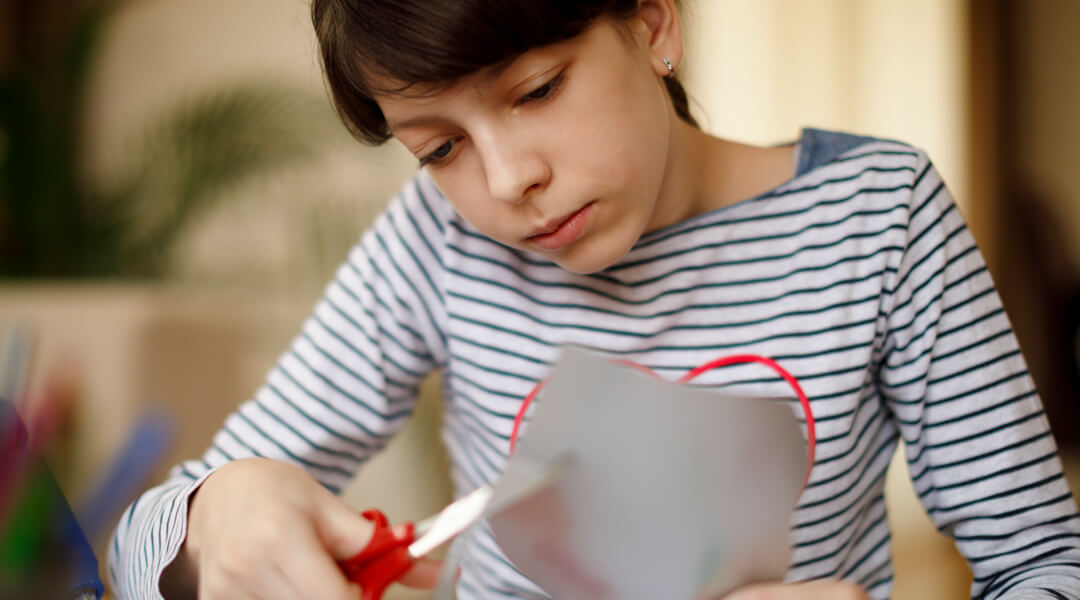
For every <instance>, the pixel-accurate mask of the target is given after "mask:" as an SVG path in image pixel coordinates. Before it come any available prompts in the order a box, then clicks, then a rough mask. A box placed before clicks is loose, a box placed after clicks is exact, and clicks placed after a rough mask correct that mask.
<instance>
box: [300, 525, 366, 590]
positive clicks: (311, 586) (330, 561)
mask: <svg viewBox="0 0 1080 600" xmlns="http://www.w3.org/2000/svg"><path fill="white" fill-rule="evenodd" d="M318 542H319V540H318V539H317V538H315V537H312V539H311V540H310V541H309V543H310V544H311V546H312V547H313V549H312V551H309V552H297V554H296V558H295V560H294V561H293V563H292V564H290V565H289V572H288V575H287V577H288V578H289V588H291V589H292V590H295V594H296V595H294V596H290V597H293V598H325V599H326V600H357V598H360V586H358V585H357V584H355V583H352V582H350V581H349V580H347V579H346V578H345V574H344V573H342V571H341V567H339V566H338V563H337V561H336V560H335V559H334V558H333V557H332V556H331V555H330V554H327V553H326V551H325V550H322V548H320V547H319V543H318Z"/></svg>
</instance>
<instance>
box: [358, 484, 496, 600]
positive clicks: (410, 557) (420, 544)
mask: <svg viewBox="0 0 1080 600" xmlns="http://www.w3.org/2000/svg"><path fill="white" fill-rule="evenodd" d="M491 494H492V488H491V487H490V486H483V487H480V488H477V489H476V490H474V491H473V492H470V493H469V494H467V495H465V496H462V497H461V498H459V499H457V500H455V501H454V502H452V503H450V504H449V505H447V506H446V508H444V509H442V510H441V511H439V512H438V513H436V514H435V515H434V516H431V517H429V518H427V519H424V520H423V521H421V522H420V523H418V524H416V525H414V524H413V523H411V522H407V523H403V524H402V525H400V526H398V527H397V528H394V527H391V526H390V523H389V521H388V520H387V518H386V515H385V514H383V512H382V511H380V510H378V509H369V510H365V511H364V512H362V513H361V515H362V516H363V517H364V518H365V519H367V520H369V521H371V522H372V523H373V524H374V525H375V531H374V533H372V535H371V540H370V541H369V542H368V543H367V545H366V546H364V548H363V549H362V550H360V552H359V553H357V554H356V556H353V557H352V558H350V559H349V560H347V561H345V562H342V563H341V570H342V571H344V572H345V576H346V577H347V578H348V579H349V581H352V582H355V583H358V584H360V588H361V589H363V596H362V599H363V600H379V599H380V598H382V595H383V592H384V591H385V590H386V588H387V587H388V586H389V585H390V584H391V583H393V582H395V581H397V580H398V579H400V578H401V577H403V576H404V575H405V574H406V573H408V572H409V570H410V569H412V566H413V564H414V563H415V562H416V560H417V559H419V558H421V557H423V556H426V555H427V554H429V553H430V552H431V551H432V550H435V549H436V548H438V547H439V546H441V545H443V544H444V543H446V542H448V541H450V540H451V539H453V538H454V537H455V536H456V535H458V534H459V533H461V532H462V531H465V530H466V529H468V528H469V526H470V525H472V524H473V523H475V522H476V521H477V520H478V519H479V518H480V517H481V516H482V515H483V514H484V510H485V509H486V508H487V506H488V501H489V500H490V499H491Z"/></svg>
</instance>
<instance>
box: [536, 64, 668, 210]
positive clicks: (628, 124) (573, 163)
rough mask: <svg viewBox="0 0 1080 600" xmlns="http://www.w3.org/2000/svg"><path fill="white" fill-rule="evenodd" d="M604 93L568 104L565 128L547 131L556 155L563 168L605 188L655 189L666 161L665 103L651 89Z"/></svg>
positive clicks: (601, 88)
mask: <svg viewBox="0 0 1080 600" xmlns="http://www.w3.org/2000/svg"><path fill="white" fill-rule="evenodd" d="M606 88H607V86H602V87H600V91H599V92H594V93H592V94H589V95H588V96H587V97H582V98H575V99H574V102H573V103H572V104H570V103H568V104H569V105H568V106H567V107H566V115H567V116H566V118H565V119H564V121H563V125H562V126H560V127H558V128H555V129H549V131H550V132H551V133H550V135H552V136H553V137H552V138H551V139H552V141H553V144H552V146H553V147H554V148H556V153H555V154H554V156H556V157H560V156H561V157H564V158H563V159H562V161H561V162H562V163H563V167H564V168H569V169H571V170H574V171H577V172H580V173H582V175H583V176H586V177H589V178H595V179H597V180H600V181H603V182H605V183H606V184H607V185H612V184H615V185H620V186H621V185H632V186H633V187H634V188H636V189H642V188H644V189H649V190H652V189H658V181H659V177H660V175H661V174H662V173H663V169H664V165H665V161H666V157H667V116H666V114H665V108H666V106H665V104H664V103H663V98H659V99H658V98H657V97H656V96H657V93H656V90H655V86H654V87H653V88H652V89H650V88H648V87H647V86H642V85H636V86H632V87H631V88H630V89H626V88H625V87H618V86H614V85H613V87H611V88H610V89H611V91H610V92H608V91H607V90H606ZM597 98H599V99H600V100H599V101H597ZM569 157H573V158H572V159H569ZM556 160H558V159H556Z"/></svg>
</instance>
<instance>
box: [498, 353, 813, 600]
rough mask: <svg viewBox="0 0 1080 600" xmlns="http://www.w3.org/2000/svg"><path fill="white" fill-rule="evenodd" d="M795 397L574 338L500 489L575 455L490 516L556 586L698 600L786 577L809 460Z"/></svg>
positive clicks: (511, 546) (548, 586)
mask: <svg viewBox="0 0 1080 600" xmlns="http://www.w3.org/2000/svg"><path fill="white" fill-rule="evenodd" d="M793 407H794V408H793ZM798 410H799V408H798V404H797V403H795V404H794V405H793V404H792V401H784V400H776V399H762V398H747V397H735V396H728V395H723V394H719V393H717V392H715V391H708V390H703V389H699V388H694V387H691V386H685V385H678V384H674V383H667V382H663V381H659V380H657V379H654V378H651V377H649V376H648V375H646V374H644V373H640V372H638V371H636V370H633V369H630V368H628V367H625V366H620V365H616V364H614V363H611V362H609V361H607V360H605V359H603V358H601V357H598V356H596V355H594V354H592V353H589V352H586V351H584V350H581V349H578V348H567V349H566V350H565V352H564V354H563V356H562V358H561V360H560V361H559V363H558V364H557V365H556V367H555V369H554V370H553V372H552V376H551V378H550V379H549V381H548V383H547V384H546V386H545V389H544V390H543V391H542V392H541V395H540V397H539V398H538V399H537V401H536V406H535V408H534V409H533V418H532V419H531V421H530V422H529V423H528V424H527V428H526V429H525V430H524V432H523V433H522V435H521V439H520V440H519V444H518V447H517V451H516V454H515V455H514V457H513V458H512V459H511V461H510V463H509V464H508V466H507V470H506V471H505V473H504V475H503V477H502V478H501V479H500V481H499V482H498V483H497V484H496V486H495V496H494V499H493V501H492V502H493V503H494V504H498V502H497V498H498V497H499V495H500V488H503V489H507V490H511V489H513V488H514V487H515V486H514V484H513V482H514V481H519V480H522V479H528V478H531V477H535V473H536V472H538V471H539V470H543V469H548V468H551V466H552V465H553V464H556V463H558V462H560V461H563V462H564V463H566V464H564V467H563V469H562V471H561V475H560V477H559V478H558V479H557V480H556V481H555V483H554V484H553V485H551V486H550V487H548V488H546V489H544V490H542V491H541V492H539V493H537V494H535V495H533V496H530V497H529V498H528V499H526V500H525V501H522V502H518V503H516V504H512V505H511V506H509V507H507V508H506V509H504V510H502V511H501V512H498V513H497V514H493V515H491V516H490V517H489V520H490V523H491V527H492V531H493V532H494V534H495V539H496V541H497V542H498V543H499V545H500V547H501V548H502V549H503V551H504V552H505V553H506V555H507V557H508V558H509V559H510V560H511V562H513V563H514V564H515V565H516V566H517V567H518V568H519V569H520V570H521V571H522V572H523V573H524V574H525V575H526V576H528V577H529V578H530V579H532V580H533V581H535V582H536V583H537V584H538V585H540V586H541V587H542V588H544V589H545V590H546V591H547V592H548V593H550V594H551V595H552V596H554V597H555V598H558V599H559V600H586V599H587V600H603V599H611V600H615V599H618V600H628V599H630V600H632V599H638V598H640V599H642V600H656V599H659V598H663V599H666V600H680V599H686V600H690V599H691V598H699V597H713V596H715V595H718V594H720V593H723V592H725V591H729V590H731V589H734V588H735V587H737V586H739V585H742V584H744V583H747V582H751V581H761V580H780V579H782V578H783V575H784V572H785V571H786V568H787V562H788V556H789V546H788V524H789V520H790V517H791V512H792V508H793V507H794V505H795V500H796V495H797V494H798V492H799V489H800V486H801V484H802V480H803V475H804V472H805V469H806V461H807V457H806V442H805V439H804V437H803V434H802V433H801V431H800V429H799V426H798V423H797V422H796V419H795V416H794V415H795V411H798ZM567 461H568V462H567Z"/></svg>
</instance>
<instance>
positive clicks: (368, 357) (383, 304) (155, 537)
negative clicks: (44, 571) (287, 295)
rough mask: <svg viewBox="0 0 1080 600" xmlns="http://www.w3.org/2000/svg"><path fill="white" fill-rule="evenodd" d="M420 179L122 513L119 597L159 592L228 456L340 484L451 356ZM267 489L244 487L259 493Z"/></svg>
mask: <svg viewBox="0 0 1080 600" xmlns="http://www.w3.org/2000/svg"><path fill="white" fill-rule="evenodd" d="M425 185H430V184H429V183H426V182H424V181H420V179H419V178H418V180H417V181H414V182H411V183H410V184H409V185H408V186H406V189H405V191H403V192H402V194H400V195H399V196H398V197H397V198H395V199H394V201H393V202H392V203H391V205H390V206H389V208H388V209H387V211H386V212H385V213H384V214H383V216H382V217H380V219H379V220H378V221H377V222H376V223H375V225H374V226H373V227H372V228H371V229H370V230H369V231H368V232H367V233H366V234H365V235H364V237H363V239H362V240H361V241H360V243H359V244H357V246H356V247H355V248H354V250H353V251H352V252H351V254H350V255H349V257H348V259H347V260H346V261H345V263H344V264H343V265H342V266H341V268H340V269H339V270H338V272H337V275H336V277H335V279H334V280H333V281H332V282H331V283H330V285H329V286H328V287H327V288H326V291H325V294H324V296H323V298H322V299H321V300H320V301H319V303H318V304H317V305H316V307H315V309H314V312H313V314H312V315H311V317H310V318H309V319H308V321H307V322H306V323H305V324H304V326H303V328H302V330H301V332H300V334H299V335H298V336H297V337H296V339H295V340H294V341H293V343H292V345H291V346H290V348H289V349H288V350H287V351H286V352H285V353H284V354H283V355H282V357H281V358H280V360H279V361H278V364H277V365H276V366H275V367H274V369H273V370H272V371H271V372H270V374H269V376H268V377H267V379H266V382H265V384H264V385H263V386H262V387H261V388H260V389H259V390H258V392H257V393H256V394H255V396H254V397H253V398H252V399H250V400H249V401H248V402H246V403H245V404H243V405H242V406H241V407H240V408H239V409H238V410H237V411H236V412H234V413H233V414H232V415H230V416H229V417H228V418H227V420H226V421H225V424H224V426H223V428H222V429H221V430H219V431H218V433H217V434H216V435H215V436H214V438H213V442H212V444H211V446H210V448H209V449H208V450H207V451H206V453H205V454H204V455H203V456H202V458H201V459H198V460H189V461H186V462H184V463H181V464H179V465H177V466H176V467H174V469H173V471H172V472H171V474H170V477H169V479H168V480H167V481H166V482H165V483H163V484H161V485H160V486H158V487H155V488H153V489H151V490H149V491H147V492H146V493H144V494H143V495H142V496H141V497H140V498H138V499H137V500H136V501H135V502H134V503H133V504H132V505H131V506H130V507H129V508H128V509H127V510H126V511H125V513H124V514H123V516H122V518H121V520H120V522H119V524H118V526H117V529H116V531H115V534H114V539H113V543H112V544H111V545H110V549H109V558H108V562H109V569H108V570H109V577H110V579H111V581H112V585H113V589H114V590H115V593H116V594H117V596H118V597H120V598H156V597H159V594H158V583H159V579H160V577H161V574H162V571H163V570H164V569H165V567H166V566H168V565H169V564H170V563H171V562H172V561H173V560H174V559H175V558H176V557H177V555H178V553H179V552H180V550H181V547H182V545H183V544H184V541H185V539H186V536H187V526H188V513H189V498H190V497H191V496H192V494H193V493H194V492H195V491H196V490H197V489H199V486H200V485H201V484H202V483H203V481H204V480H205V479H206V478H207V477H208V476H210V475H211V474H213V473H215V472H216V471H217V470H218V469H220V468H221V467H222V466H223V465H226V464H229V463H230V462H232V461H234V460H236V459H241V458H250V457H266V458H272V459H276V460H278V461H284V462H288V463H292V464H293V465H297V466H299V467H301V468H302V469H303V471H305V472H306V473H307V474H308V475H309V476H310V477H311V478H313V479H314V480H315V481H317V482H319V483H320V484H322V486H323V487H325V488H327V489H329V490H330V491H332V492H335V493H336V492H338V491H340V490H341V489H342V488H343V487H344V486H345V485H346V484H347V483H348V481H349V480H350V479H351V478H352V476H353V474H354V473H355V471H356V469H357V468H358V467H359V465H360V464H361V463H362V462H363V461H364V460H366V459H367V458H368V457H370V456H371V455H372V454H373V453H374V452H376V451H378V450H380V449H381V448H383V447H384V446H385V445H386V443H387V442H388V441H389V440H390V438H391V437H392V436H393V434H394V433H396V432H397V431H398V430H399V429H400V428H401V426H402V425H403V424H404V423H405V421H406V420H407V419H408V417H409V415H410V414H411V412H412V409H413V403H414V399H415V395H416V389H417V386H418V385H419V383H420V381H421V380H422V379H423V377H425V376H426V375H427V374H428V373H429V372H430V371H431V370H432V369H433V368H435V367H437V366H438V365H440V364H441V363H442V362H443V360H444V359H443V357H444V356H445V340H444V338H443V337H442V336H443V333H442V327H441V323H442V322H443V312H442V310H443V309H442V306H443V305H442V301H441V297H442V295H441V291H440V285H441V281H442V279H441V273H440V267H439V265H440V264H441V261H440V257H439V256H437V254H436V252H438V248H439V243H438V240H439V239H440V234H439V232H440V231H441V227H442V225H441V223H439V222H438V221H437V219H438V218H439V217H438V216H437V215H439V214H440V211H439V210H437V209H435V208H433V207H432V206H430V205H428V204H427V200H426V198H425V196H424V195H423V194H421V191H422V190H423V189H424V188H423V186H425ZM253 500H260V499H259V498H254V499H252V498H241V499H239V500H238V501H253Z"/></svg>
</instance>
